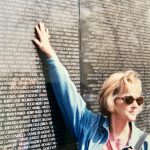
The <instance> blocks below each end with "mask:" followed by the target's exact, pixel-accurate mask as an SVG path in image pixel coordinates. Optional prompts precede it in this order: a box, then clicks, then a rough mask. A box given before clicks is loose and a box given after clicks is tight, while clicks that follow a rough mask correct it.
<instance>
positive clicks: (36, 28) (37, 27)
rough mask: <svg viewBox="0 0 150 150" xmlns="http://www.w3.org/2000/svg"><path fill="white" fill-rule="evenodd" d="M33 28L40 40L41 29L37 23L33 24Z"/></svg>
mask: <svg viewBox="0 0 150 150" xmlns="http://www.w3.org/2000/svg"><path fill="white" fill-rule="evenodd" d="M35 30H36V32H37V35H38V38H39V39H40V40H41V37H42V33H41V30H40V29H39V26H38V25H36V26H35Z"/></svg>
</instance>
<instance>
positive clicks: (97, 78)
mask: <svg viewBox="0 0 150 150" xmlns="http://www.w3.org/2000/svg"><path fill="white" fill-rule="evenodd" d="M39 21H42V22H44V23H45V24H46V26H47V27H48V29H49V31H50V34H51V39H50V41H51V43H52V46H53V47H54V49H55V50H56V53H57V54H58V56H59V58H60V60H61V62H62V63H63V64H64V65H65V67H66V68H67V69H68V71H69V74H70V77H71V79H72V80H73V81H74V83H75V85H76V86H77V88H78V92H80V93H81V95H82V96H83V98H84V100H85V101H86V102H87V104H88V107H89V109H92V110H93V111H94V112H99V102H98V95H99V93H100V91H99V89H100V87H101V85H102V83H103V81H104V79H106V78H107V77H108V76H109V75H110V74H111V73H114V72H116V71H121V70H128V69H134V70H135V71H137V72H139V74H140V75H141V79H142V82H143V95H144V97H145V99H146V100H145V106H144V107H143V113H141V114H140V115H139V116H138V120H137V122H136V123H137V126H138V127H140V128H141V129H143V130H145V131H148V132H150V122H149V120H150V93H149V89H150V86H149V83H150V82H149V79H150V59H149V57H150V42H149V41H150V2H149V1H148V0H141V1H137V0H130V1H125V0H124V1H122V0H102V1H100V0H28V1H27V0H5V1H2V0H0V150H14V149H16V150H32V149H34V150H41V149H42V150H46V149H48V150H50V149H58V150H63V149H64V150H67V149H68V150H70V149H72V150H73V149H76V147H77V146H76V145H77V144H76V142H75V140H74V139H73V137H72V136H71V134H70V133H69V131H68V128H67V127H66V126H65V124H64V122H63V118H62V116H61V113H60V110H59V108H58V106H57V103H56V101H55V97H54V95H53V91H52V89H51V85H50V83H49V81H48V78H47V66H46V64H45V62H44V59H43V57H42V54H40V53H39V51H38V49H37V48H36V47H35V45H33V43H32V41H31V40H32V39H33V38H34V37H35V33H34V27H35V25H36V24H37V23H38V22H39Z"/></svg>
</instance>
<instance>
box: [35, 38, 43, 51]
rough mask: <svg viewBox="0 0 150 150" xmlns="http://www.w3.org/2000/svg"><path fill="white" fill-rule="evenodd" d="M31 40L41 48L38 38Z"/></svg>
mask: <svg viewBox="0 0 150 150" xmlns="http://www.w3.org/2000/svg"><path fill="white" fill-rule="evenodd" d="M33 42H34V43H35V44H36V45H37V46H38V47H39V48H40V49H41V48H42V46H41V42H40V41H39V40H38V39H33Z"/></svg>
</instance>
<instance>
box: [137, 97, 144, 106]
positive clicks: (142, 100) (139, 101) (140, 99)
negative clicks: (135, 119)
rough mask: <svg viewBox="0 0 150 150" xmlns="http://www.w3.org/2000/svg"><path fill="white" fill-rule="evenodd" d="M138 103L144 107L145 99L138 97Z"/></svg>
mask: <svg viewBox="0 0 150 150" xmlns="http://www.w3.org/2000/svg"><path fill="white" fill-rule="evenodd" d="M136 102H137V104H138V105H142V104H143V103H144V98H143V97H138V98H137V99H136Z"/></svg>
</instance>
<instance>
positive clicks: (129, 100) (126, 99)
mask: <svg viewBox="0 0 150 150" xmlns="http://www.w3.org/2000/svg"><path fill="white" fill-rule="evenodd" d="M117 99H122V100H123V102H124V103H125V104H127V105H130V104H132V103H133V102H134V101H136V102H137V104H138V105H139V106H140V105H142V104H143V103H144V98H143V97H142V96H141V97H137V98H134V97H133V96H125V97H116V98H115V100H117Z"/></svg>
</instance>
